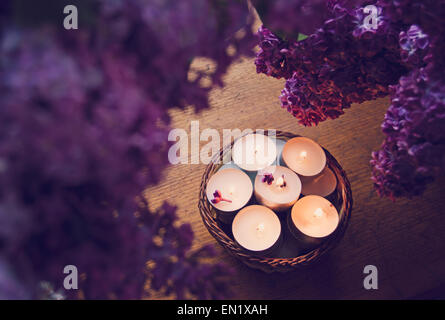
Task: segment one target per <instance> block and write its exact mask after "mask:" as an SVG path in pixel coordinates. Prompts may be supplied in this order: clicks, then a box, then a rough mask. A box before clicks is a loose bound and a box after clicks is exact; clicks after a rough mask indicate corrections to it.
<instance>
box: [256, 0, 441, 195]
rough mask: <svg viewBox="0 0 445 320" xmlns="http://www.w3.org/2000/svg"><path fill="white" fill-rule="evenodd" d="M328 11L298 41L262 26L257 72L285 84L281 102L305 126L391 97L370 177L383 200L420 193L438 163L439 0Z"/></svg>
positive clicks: (389, 0)
mask: <svg viewBox="0 0 445 320" xmlns="http://www.w3.org/2000/svg"><path fill="white" fill-rule="evenodd" d="M368 4H372V5H375V6H376V8H377V20H376V22H377V24H376V25H377V28H376V29H373V28H369V26H368V25H367V24H366V23H365V17H366V16H367V13H365V12H364V10H363V8H364V6H365V5H368ZM327 7H328V8H329V9H330V10H331V13H330V14H329V18H328V19H327V20H326V21H325V22H324V25H323V26H322V27H321V28H320V29H318V30H317V31H316V32H314V33H312V34H311V35H310V36H309V37H308V38H307V39H305V40H303V41H294V40H289V39H288V38H287V37H286V36H283V35H281V34H280V36H279V37H278V36H277V35H275V34H274V33H272V32H271V31H269V29H267V28H265V27H262V28H260V30H259V35H260V39H261V41H260V43H259V45H260V50H259V52H258V54H257V58H256V60H255V64H256V66H257V71H258V72H259V73H265V74H267V75H270V76H273V77H276V78H280V77H284V78H286V79H287V80H286V84H285V88H284V89H283V91H282V94H281V96H280V100H281V104H282V106H283V107H284V108H286V109H287V110H288V111H289V112H290V113H292V115H294V116H295V117H296V118H297V119H298V121H299V122H300V123H301V124H303V125H306V126H307V125H317V124H318V123H319V122H321V121H324V120H326V119H335V118H337V117H338V116H340V115H341V114H343V112H344V111H343V110H344V109H345V108H349V107H350V106H351V104H352V103H361V102H363V101H367V100H371V99H375V98H378V97H382V96H385V95H387V94H388V93H391V97H392V104H391V107H390V108H389V110H388V112H387V115H386V117H385V122H384V123H383V125H382V128H383V131H384V133H385V134H386V135H387V138H386V139H385V141H384V144H383V145H382V148H381V150H380V151H378V152H375V153H374V154H373V160H372V161H371V163H372V165H373V179H374V182H375V185H376V187H377V189H378V191H379V193H380V194H382V195H385V196H390V197H399V196H413V195H416V194H420V193H421V192H422V191H423V190H424V189H425V186H426V184H427V183H428V182H430V181H432V180H433V178H434V176H435V175H436V173H437V171H438V170H439V169H440V168H443V163H444V154H445V150H444V148H443V145H442V144H443V140H444V138H443V134H442V132H441V131H440V129H439V128H440V127H443V125H444V123H443V119H444V115H443V101H444V97H443V93H442V92H443V91H444V89H445V88H444V86H443V84H444V83H445V80H444V77H443V72H442V70H443V69H444V67H445V54H444V52H445V46H444V43H445V36H444V34H443V32H442V31H443V30H444V29H445V20H444V18H443V17H444V16H445V1H443V0H440V1H436V0H426V1H420V0H417V1H410V0H406V1H404V0H401V1H399V0H397V1H394V0H378V1H377V2H373V1H357V2H356V1H348V0H330V1H328V6H327ZM295 16H296V17H297V16H298V15H297V14H296V15H295ZM276 19H278V18H276ZM267 23H268V24H267V26H269V25H273V24H270V22H269V21H267ZM297 31H298V30H297ZM419 68H420V69H419ZM399 79H400V81H399Z"/></svg>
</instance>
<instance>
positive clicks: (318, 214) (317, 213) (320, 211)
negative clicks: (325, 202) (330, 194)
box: [314, 208, 324, 218]
mask: <svg viewBox="0 0 445 320" xmlns="http://www.w3.org/2000/svg"><path fill="white" fill-rule="evenodd" d="M323 215H324V211H323V209H321V208H317V209H316V210H315V211H314V217H316V218H321V217H322V216H323Z"/></svg>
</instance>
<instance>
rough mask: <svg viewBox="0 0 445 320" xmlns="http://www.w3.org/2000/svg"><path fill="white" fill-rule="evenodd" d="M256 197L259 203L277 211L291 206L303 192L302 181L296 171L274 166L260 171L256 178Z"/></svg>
mask: <svg viewBox="0 0 445 320" xmlns="http://www.w3.org/2000/svg"><path fill="white" fill-rule="evenodd" d="M254 192H255V198H256V199H257V201H258V202H259V203H261V204H262V205H265V206H267V207H269V208H270V209H272V210H275V211H284V210H286V209H288V208H290V207H291V206H292V205H293V204H294V203H295V202H296V201H297V199H298V197H299V196H300V192H301V181H300V178H299V177H298V176H297V174H296V173H295V172H293V171H292V170H290V169H288V168H286V167H281V166H273V167H268V168H265V169H264V170H262V171H260V172H258V174H257V176H256V178H255V187H254Z"/></svg>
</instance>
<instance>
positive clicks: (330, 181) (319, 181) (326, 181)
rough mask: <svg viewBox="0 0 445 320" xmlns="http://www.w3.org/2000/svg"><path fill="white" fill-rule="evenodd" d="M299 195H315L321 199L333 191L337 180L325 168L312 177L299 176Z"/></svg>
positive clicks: (330, 171) (329, 170) (332, 173)
mask: <svg viewBox="0 0 445 320" xmlns="http://www.w3.org/2000/svg"><path fill="white" fill-rule="evenodd" d="M300 179H301V184H302V187H301V193H302V194H304V195H306V196H307V195H311V194H313V195H317V196H321V197H327V196H328V195H330V194H331V193H332V192H334V191H335V188H336V187H337V178H336V177H335V174H334V172H332V170H331V169H329V168H328V167H325V168H324V169H323V171H322V172H321V173H320V174H318V175H316V176H313V177H304V176H301V177H300Z"/></svg>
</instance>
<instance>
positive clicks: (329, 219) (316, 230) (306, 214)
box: [291, 195, 340, 239]
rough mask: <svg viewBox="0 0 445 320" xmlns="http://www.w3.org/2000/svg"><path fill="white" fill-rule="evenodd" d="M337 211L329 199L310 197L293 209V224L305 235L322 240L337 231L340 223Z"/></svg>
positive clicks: (296, 204) (300, 201) (304, 198)
mask: <svg viewBox="0 0 445 320" xmlns="http://www.w3.org/2000/svg"><path fill="white" fill-rule="evenodd" d="M339 220H340V219H339V216H338V212H337V209H336V208H335V207H334V205H333V204H332V203H331V202H329V201H328V200H327V199H325V198H323V197H320V196H315V195H310V196H306V197H303V198H301V199H300V200H298V201H297V202H296V203H295V205H294V206H293V207H292V212H291V222H292V223H293V225H294V226H295V227H296V228H297V229H298V230H299V231H300V232H301V233H302V234H304V235H306V236H308V237H311V238H318V239H322V238H325V237H327V236H329V235H330V234H331V233H333V232H334V231H335V229H336V228H337V226H338V223H339Z"/></svg>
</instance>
